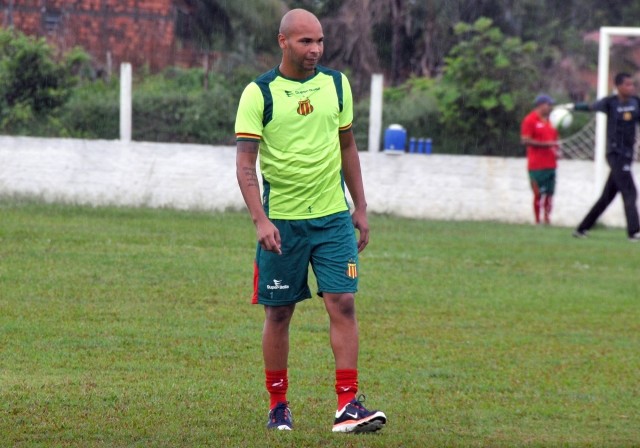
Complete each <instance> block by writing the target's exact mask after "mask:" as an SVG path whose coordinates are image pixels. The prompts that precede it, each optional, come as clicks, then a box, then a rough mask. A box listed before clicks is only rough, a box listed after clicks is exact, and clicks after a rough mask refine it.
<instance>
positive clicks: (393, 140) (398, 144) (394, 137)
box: [384, 124, 407, 154]
mask: <svg viewBox="0 0 640 448" xmlns="http://www.w3.org/2000/svg"><path fill="white" fill-rule="evenodd" d="M406 145H407V131H406V129H405V128H403V127H402V126H400V125H399V124H392V125H390V126H389V127H388V128H387V129H386V130H385V131H384V151H385V152H387V153H390V154H401V153H403V152H404V151H405V148H406Z"/></svg>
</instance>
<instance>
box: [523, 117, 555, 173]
mask: <svg viewBox="0 0 640 448" xmlns="http://www.w3.org/2000/svg"><path fill="white" fill-rule="evenodd" d="M520 135H521V136H522V137H525V138H529V139H532V140H535V141H538V142H543V143H544V142H555V141H557V140H558V131H556V129H555V128H554V127H553V125H552V124H551V123H550V122H549V120H547V119H544V118H542V117H541V116H540V115H538V113H537V112H536V111H535V110H534V111H532V112H531V113H529V115H527V116H526V117H524V120H522V126H521V130H520ZM557 150H558V148H557V146H545V147H542V146H527V169H528V170H529V171H532V170H548V169H553V168H556V167H557V166H558V162H557Z"/></svg>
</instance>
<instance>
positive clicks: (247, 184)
mask: <svg viewBox="0 0 640 448" xmlns="http://www.w3.org/2000/svg"><path fill="white" fill-rule="evenodd" d="M258 148H259V143H258V142H254V141H243V140H240V141H238V142H237V153H236V177H237V179H238V185H239V186H240V192H241V193H242V197H243V198H244V202H245V204H247V208H248V209H249V214H250V215H251V219H252V220H253V223H254V224H255V226H256V236H257V239H258V242H259V243H260V245H261V246H262V248H263V249H265V250H268V251H272V252H275V253H277V254H281V253H282V251H281V249H280V232H279V231H278V229H277V228H276V226H274V225H273V223H272V222H271V221H270V220H269V218H268V217H267V215H266V213H265V212H264V208H263V207H262V201H261V199H260V181H259V180H258V173H257V171H256V161H257V160H258Z"/></svg>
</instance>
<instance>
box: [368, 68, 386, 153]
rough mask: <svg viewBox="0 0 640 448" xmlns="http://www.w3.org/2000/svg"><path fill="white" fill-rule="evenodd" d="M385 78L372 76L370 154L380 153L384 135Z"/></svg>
mask: <svg viewBox="0 0 640 448" xmlns="http://www.w3.org/2000/svg"><path fill="white" fill-rule="evenodd" d="M383 80H384V76H383V75H382V74H380V73H374V74H373V75H371V103H370V105H369V148H368V149H369V152H378V151H380V135H381V134H382V84H383Z"/></svg>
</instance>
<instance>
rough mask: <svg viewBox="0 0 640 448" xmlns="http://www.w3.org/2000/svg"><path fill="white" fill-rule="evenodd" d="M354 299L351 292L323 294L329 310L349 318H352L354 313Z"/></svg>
mask: <svg viewBox="0 0 640 448" xmlns="http://www.w3.org/2000/svg"><path fill="white" fill-rule="evenodd" d="M354 299H355V298H354V294H353V293H343V294H325V301H327V308H328V309H329V310H330V312H332V313H336V314H339V315H340V316H342V317H346V318H350V319H351V318H354V317H355V314H356V306H355V300H354Z"/></svg>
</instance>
